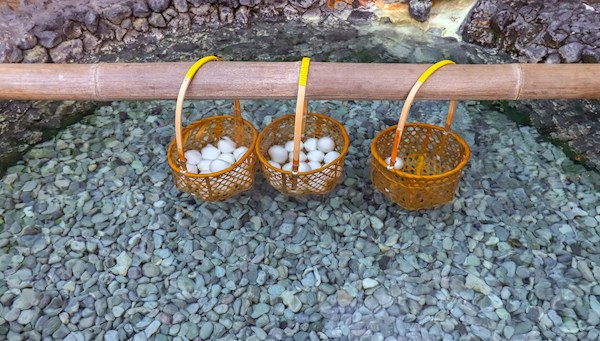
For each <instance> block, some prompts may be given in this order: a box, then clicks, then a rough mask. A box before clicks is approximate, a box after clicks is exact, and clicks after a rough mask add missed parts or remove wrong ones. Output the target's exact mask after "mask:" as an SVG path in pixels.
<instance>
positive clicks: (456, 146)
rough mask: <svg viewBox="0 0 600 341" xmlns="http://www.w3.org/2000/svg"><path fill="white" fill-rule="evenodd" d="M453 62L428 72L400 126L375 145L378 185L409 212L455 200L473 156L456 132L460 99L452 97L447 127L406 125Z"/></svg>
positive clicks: (411, 94) (412, 93)
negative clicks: (434, 79)
mask: <svg viewBox="0 0 600 341" xmlns="http://www.w3.org/2000/svg"><path fill="white" fill-rule="evenodd" d="M448 64H454V62H452V61H447V60H446V61H441V62H439V63H436V64H434V65H433V66H431V67H430V68H429V69H428V70H427V71H425V73H423V75H422V76H421V77H420V78H419V80H418V81H417V82H416V83H415V85H414V86H413V87H412V89H411V91H410V92H409V94H408V97H407V99H406V101H405V102H404V106H403V107H402V113H401V115H400V119H399V121H398V125H397V126H393V127H389V128H387V129H385V130H384V131H382V132H380V133H379V134H378V135H377V136H376V137H375V139H373V142H372V143H371V152H372V154H373V158H372V161H371V176H372V181H373V186H374V187H375V188H376V189H377V190H379V191H380V192H381V193H383V194H384V195H385V196H386V197H388V198H389V199H390V200H392V201H393V202H395V203H396V204H398V205H400V206H401V207H403V208H405V209H407V210H417V209H426V208H432V207H435V206H438V205H441V204H444V203H448V202H451V201H452V200H453V199H454V193H455V192H456V188H457V187H458V184H459V182H460V179H461V176H462V172H463V168H464V166H465V165H466V164H467V162H468V161H469V157H470V154H471V152H470V149H469V146H468V145H467V143H466V142H465V140H463V139H462V138H461V137H460V136H458V135H457V134H456V133H454V132H452V131H451V130H450V126H451V124H452V119H453V117H454V111H455V110H456V101H455V100H452V101H450V107H449V109H448V115H447V118H446V125H445V127H439V126H436V125H431V124H425V123H408V124H407V123H406V119H407V118H408V113H409V111H410V108H411V106H412V104H413V102H414V99H415V96H416V94H417V92H418V90H419V88H420V87H421V86H422V85H423V83H424V82H425V80H426V79H427V78H428V77H429V76H431V74H433V73H434V72H435V71H436V70H438V69H439V68H441V67H443V66H444V65H448ZM388 157H389V158H390V159H389V162H386V158H388ZM396 157H398V158H399V161H400V160H401V163H402V164H403V165H402V166H401V168H400V169H397V167H395V166H396Z"/></svg>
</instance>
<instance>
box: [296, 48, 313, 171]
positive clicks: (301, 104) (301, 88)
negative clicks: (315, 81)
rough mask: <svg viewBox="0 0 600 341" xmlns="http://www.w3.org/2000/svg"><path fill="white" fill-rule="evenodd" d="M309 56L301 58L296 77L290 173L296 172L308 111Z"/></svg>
mask: <svg viewBox="0 0 600 341" xmlns="http://www.w3.org/2000/svg"><path fill="white" fill-rule="evenodd" d="M309 65H310V58H308V57H304V58H302V64H301V65H300V77H299V79H298V96H297V98H296V118H295V121H294V151H293V152H292V155H293V156H292V174H294V175H296V174H298V166H299V165H300V142H301V140H302V131H303V128H304V115H305V114H306V113H307V111H308V101H306V100H305V98H306V81H307V80H308V67H309Z"/></svg>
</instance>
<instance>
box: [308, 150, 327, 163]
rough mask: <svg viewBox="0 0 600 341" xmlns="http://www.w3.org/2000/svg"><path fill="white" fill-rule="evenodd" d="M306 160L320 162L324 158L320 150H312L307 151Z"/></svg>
mask: <svg viewBox="0 0 600 341" xmlns="http://www.w3.org/2000/svg"><path fill="white" fill-rule="evenodd" d="M307 157H308V161H315V162H321V161H323V159H324V158H325V154H324V153H323V152H322V151H320V150H313V151H312V152H308V155H307Z"/></svg>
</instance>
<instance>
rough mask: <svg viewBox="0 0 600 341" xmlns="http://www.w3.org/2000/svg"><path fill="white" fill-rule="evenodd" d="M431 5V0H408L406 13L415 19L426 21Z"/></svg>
mask: <svg viewBox="0 0 600 341" xmlns="http://www.w3.org/2000/svg"><path fill="white" fill-rule="evenodd" d="M431 5H432V4H431V0H410V1H409V2H408V13H409V14H410V16H411V17H412V18H413V19H415V20H416V21H420V22H424V21H427V19H429V12H431Z"/></svg>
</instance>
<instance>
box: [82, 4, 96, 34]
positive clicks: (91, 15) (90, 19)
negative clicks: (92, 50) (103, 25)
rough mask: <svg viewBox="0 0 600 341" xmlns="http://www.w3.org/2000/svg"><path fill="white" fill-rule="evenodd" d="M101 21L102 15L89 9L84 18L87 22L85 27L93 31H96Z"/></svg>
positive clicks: (84, 21)
mask: <svg viewBox="0 0 600 341" xmlns="http://www.w3.org/2000/svg"><path fill="white" fill-rule="evenodd" d="M99 22H100V16H99V15H98V13H96V11H94V10H90V11H88V12H87V13H86V14H85V18H84V19H83V23H84V24H85V27H87V29H88V30H89V31H90V32H92V33H96V30H97V29H98V23H99Z"/></svg>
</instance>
